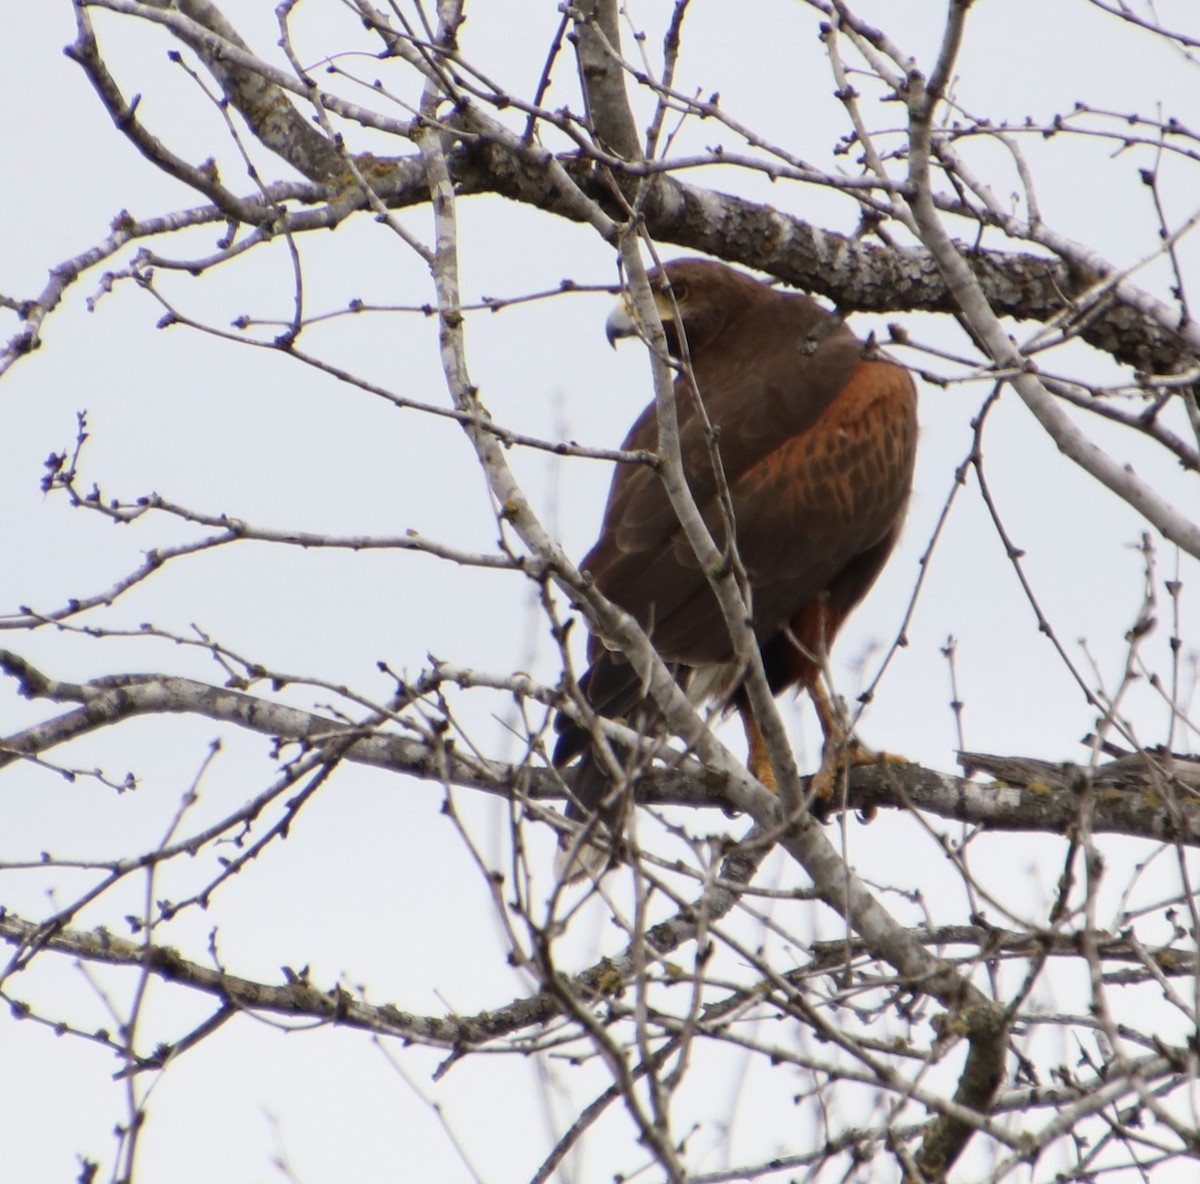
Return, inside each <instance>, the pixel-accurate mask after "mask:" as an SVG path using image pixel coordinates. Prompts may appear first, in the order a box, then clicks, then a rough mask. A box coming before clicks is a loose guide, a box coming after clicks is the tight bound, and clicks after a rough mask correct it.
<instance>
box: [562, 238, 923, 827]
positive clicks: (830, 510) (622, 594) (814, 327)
mask: <svg viewBox="0 0 1200 1184" xmlns="http://www.w3.org/2000/svg"><path fill="white" fill-rule="evenodd" d="M650 279H651V283H652V286H653V287H654V288H655V294H656V302H657V303H658V305H659V311H660V315H661V316H662V319H663V325H664V328H665V329H666V331H667V339H668V346H669V349H670V352H671V354H672V355H673V356H674V357H676V358H679V357H681V356H684V353H685V351H684V349H683V343H684V342H686V357H687V359H688V363H689V364H690V370H691V375H692V377H693V378H694V382H695V390H698V391H699V394H700V398H701V400H702V401H703V404H704V410H705V412H706V413H707V417H708V420H709V422H710V423H711V424H712V426H713V427H714V428H715V429H717V431H718V436H717V449H718V451H719V454H720V459H721V466H722V468H723V470H724V476H725V480H726V482H727V484H728V487H729V493H730V499H731V502H732V506H733V516H734V524H735V527H734V529H735V538H736V545H737V551H738V555H739V557H740V559H741V562H742V564H743V566H744V568H745V570H746V574H747V577H748V579H749V584H750V591H751V619H752V624H753V627H754V632H755V636H756V637H757V640H758V643H759V646H760V648H761V650H762V654H763V661H764V665H765V667H766V671H767V678H768V682H769V683H770V687H771V690H772V692H773V693H775V694H778V693H779V692H780V691H782V690H784V689H785V688H786V687H789V686H798V687H800V688H802V689H807V690H809V691H810V692H812V694H813V698H814V702H815V703H816V705H817V709H818V713H819V715H820V717H821V723H822V726H823V728H824V729H825V733H826V754H825V758H824V760H823V771H825V772H826V780H828V771H829V769H831V768H832V762H834V761H836V759H837V757H838V753H837V751H836V750H835V751H832V753H831V750H833V749H835V745H834V743H833V741H834V740H835V739H836V740H837V741H838V743H843V742H844V737H841V736H840V735H838V736H836V737H835V735H834V733H835V732H837V728H836V724H835V722H834V719H833V716H832V714H831V712H830V710H829V707H828V704H826V703H825V702H824V699H823V696H821V694H820V691H819V688H818V686H817V678H818V674H819V670H820V664H821V661H822V658H823V655H824V654H825V653H826V652H827V650H828V648H829V646H830V645H831V644H832V642H833V639H834V636H835V635H836V633H837V631H838V628H839V627H840V626H841V624H842V622H843V621H844V620H845V618H846V617H847V615H848V614H849V613H850V611H851V610H852V609H853V608H854V606H855V605H856V604H857V603H858V602H859V601H860V600H861V599H862V597H863V596H864V595H865V594H866V592H867V590H868V589H869V588H870V586H871V584H872V583H874V581H875V578H876V577H877V576H878V575H879V573H880V571H881V570H882V569H883V565H884V563H885V562H886V560H887V557H888V555H889V554H890V552H891V550H892V547H893V546H894V544H895V542H896V539H897V537H898V535H899V532H900V528H901V525H902V523H903V520H904V513H905V509H906V507H907V504H908V497H909V491H910V489H911V486H912V474H913V462H914V457H915V452H916V438H917V423H916V391H915V389H914V387H913V382H912V379H911V378H910V376H909V374H908V372H907V371H906V370H905V369H904V368H903V367H901V366H899V365H897V364H896V363H894V362H891V361H888V360H886V359H883V358H869V357H867V356H866V353H865V347H864V345H863V343H862V342H860V341H859V340H858V339H857V338H856V337H855V336H854V335H853V334H852V333H851V332H850V330H849V329H847V328H846V327H845V326H844V325H843V324H842V323H841V322H840V320H839V319H838V318H836V317H835V316H833V315H832V314H830V313H829V312H827V311H825V310H824V309H822V308H821V307H820V306H819V305H818V304H816V303H815V302H814V301H812V300H810V299H809V298H808V297H807V296H802V295H799V294H797V293H792V292H782V291H777V290H775V289H774V288H771V287H769V286H768V285H766V284H763V283H759V282H758V281H757V280H754V279H752V278H750V277H749V276H746V275H744V274H742V273H741V272H738V271H735V270H733V269H732V268H730V267H726V266H725V265H724V264H721V263H715V262H712V261H710V260H705V259H683V260H676V261H675V262H673V263H668V264H667V265H666V266H665V267H664V268H662V269H661V270H660V271H655V272H652V273H651V276H650ZM668 285H669V288H670V293H669V294H668V292H667V291H666V288H667V286H668ZM676 309H677V310H678V317H679V320H680V322H681V324H676V322H675V316H676ZM680 328H682V333H681V332H680ZM633 332H635V327H634V324H633V321H632V319H631V317H630V316H629V313H628V310H627V309H623V310H618V312H616V313H614V315H613V317H612V318H610V321H609V334H610V338H611V337H614V336H625V335H628V334H630V333H633ZM681 339H682V340H681ZM675 401H676V411H677V414H678V417H679V426H680V442H681V448H682V456H683V466H684V471H685V474H686V477H687V481H688V486H689V488H690V489H691V491H692V495H693V497H694V498H695V501H696V504H697V506H698V507H699V508H700V510H701V512H702V514H703V516H704V519H705V522H706V523H707V525H708V528H709V530H710V531H711V532H712V534H713V536H714V538H715V539H716V541H717V543H718V545H720V546H724V545H725V543H726V537H725V536H726V531H725V528H724V523H723V519H722V515H721V513H720V509H719V505H718V498H717V490H718V483H717V476H716V473H715V472H714V466H713V463H712V457H711V449H710V445H709V439H708V434H707V427H706V425H705V424H704V423H703V421H702V417H701V416H699V415H698V414H697V408H696V404H695V398H694V395H693V387H692V383H691V381H690V380H689V378H688V376H687V375H686V374H681V375H680V376H679V378H677V379H676V382H675ZM657 437H658V433H657V427H656V412H655V408H654V406H653V404H652V405H651V406H649V407H647V408H646V410H645V411H643V412H642V414H641V415H640V416H639V417H638V419H637V422H636V423H634V425H633V427H632V429H631V430H630V432H629V434H628V435H627V436H626V438H625V442H624V444H623V445H622V447H624V448H626V449H651V450H652V449H654V448H655V447H656V446H657ZM580 567H581V568H582V569H583V570H585V571H588V572H590V573H591V575H592V577H593V579H594V580H595V582H596V586H597V587H598V588H599V590H600V591H601V592H602V593H604V595H605V596H607V597H608V598H609V599H610V600H612V601H614V602H615V603H616V604H618V605H620V606H621V607H622V608H624V609H625V610H626V611H628V612H629V613H631V614H632V615H633V616H634V617H635V618H636V619H637V620H638V621H639V623H640V624H641V625H642V626H643V627H644V628H645V629H646V630H647V631H648V632H649V633H650V636H651V638H652V640H653V642H654V645H655V648H656V649H657V650H658V651H659V653H660V654H661V655H662V657H663V658H664V659H665V660H666V661H667V662H669V663H671V664H673V665H675V666H676V667H677V668H678V669H679V677H680V681H681V682H683V683H684V684H685V685H688V684H689V683H690V684H691V688H692V689H696V687H697V686H703V687H705V688H707V689H708V690H709V691H716V692H717V693H719V694H721V695H724V696H729V695H731V694H732V696H733V698H732V700H731V702H732V703H733V704H734V705H736V706H737V707H738V709H739V710H740V711H741V712H742V715H743V720H744V722H745V724H746V730H747V734H748V736H749V737H750V741H751V749H752V753H751V756H752V765H751V767H752V769H753V770H754V771H755V773H756V775H758V776H759V777H760V778H763V777H767V772H766V770H767V767H768V766H767V765H766V763H765V759H764V754H763V752H762V747H761V734H759V733H758V728H757V725H756V724H755V723H754V721H753V717H752V716H751V715H750V713H749V707H748V704H747V703H746V702H745V699H744V696H741V695H739V694H738V693H737V690H736V687H737V681H738V673H737V672H736V671H734V670H732V669H728V670H726V671H717V670H714V667H716V666H717V665H718V664H722V663H726V664H728V663H730V662H731V661H732V659H733V648H732V643H731V641H730V638H729V633H728V630H727V629H726V627H725V623H724V619H723V617H722V615H721V611H720V608H719V606H718V603H717V600H716V597H715V595H714V594H713V592H712V589H711V587H710V586H709V584H708V581H707V579H706V578H705V576H704V573H703V571H702V570H701V569H700V566H699V563H698V562H697V560H696V557H695V555H694V554H693V552H692V549H691V547H690V545H689V544H688V541H687V539H686V537H685V536H684V533H683V530H682V528H681V527H680V525H679V522H678V520H677V519H676V517H675V513H674V511H673V510H672V508H671V504H670V501H669V500H668V498H667V494H666V491H665V489H664V488H663V485H662V482H661V481H660V479H659V477H658V475H657V473H656V472H655V471H654V470H653V469H652V468H650V467H649V466H646V465H621V466H619V467H618V469H617V471H616V474H615V476H614V477H613V483H612V488H611V490H610V491H609V496H608V504H607V506H606V507H605V511H604V520H603V523H602V524H601V528H600V537H599V538H598V539H597V541H596V544H595V546H594V547H593V548H592V549H591V551H589V552H588V554H587V557H586V558H585V559H584V560H583V562H582V564H580ZM588 657H589V660H590V662H591V667H590V669H589V670H588V671H587V673H586V674H585V675H584V677H583V679H582V680H581V686H582V687H583V689H584V691H585V693H586V694H587V697H588V699H589V701H590V702H591V703H592V705H593V706H594V707H595V708H596V710H597V711H599V712H601V713H602V714H604V715H606V716H609V717H611V718H621V717H629V716H631V715H634V714H635V712H636V714H637V715H638V717H639V719H641V720H646V719H652V718H653V714H654V713H653V709H652V705H649V704H646V703H644V702H643V701H642V699H641V695H640V688H639V684H638V680H637V677H636V675H635V674H634V672H633V670H632V668H631V667H630V666H629V665H628V664H627V663H626V662H625V661H624V660H623V659H622V658H621V657H620V655H618V654H613V653H610V652H608V651H607V650H605V648H604V646H603V645H602V644H601V643H600V642H599V640H598V639H597V638H595V637H593V638H592V639H591V643H590V646H589V650H588ZM557 726H558V730H559V732H560V736H559V739H558V743H557V745H556V747H555V752H554V761H555V764H556V765H560V766H561V765H563V764H565V763H566V762H568V761H570V760H571V759H572V758H573V757H574V756H576V755H577V754H579V753H583V754H584V762H583V768H582V769H581V770H580V773H579V774H578V776H577V777H576V779H575V793H576V798H577V799H578V807H582V809H579V808H571V809H569V811H568V812H569V813H571V814H573V815H575V816H577V817H579V816H585V815H586V814H587V813H589V812H592V811H594V810H596V809H597V808H598V807H599V806H600V804H601V802H602V800H603V799H604V797H605V793H606V790H607V783H606V779H605V778H604V777H603V776H602V775H600V774H599V770H598V769H597V767H596V765H595V762H594V761H593V759H592V756H591V754H590V753H589V752H588V748H589V739H588V735H587V733H586V732H585V731H584V730H583V729H581V728H580V727H578V726H577V725H575V724H573V723H571V722H570V721H569V720H567V718H566V717H565V716H560V717H559V719H558V723H557ZM827 766H828V768H827ZM768 780H769V778H768Z"/></svg>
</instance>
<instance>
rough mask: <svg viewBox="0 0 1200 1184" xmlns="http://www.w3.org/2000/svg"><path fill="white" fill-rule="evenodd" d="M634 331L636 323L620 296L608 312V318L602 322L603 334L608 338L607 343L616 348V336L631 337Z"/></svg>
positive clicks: (624, 300) (635, 330)
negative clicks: (615, 304) (618, 300)
mask: <svg viewBox="0 0 1200 1184" xmlns="http://www.w3.org/2000/svg"><path fill="white" fill-rule="evenodd" d="M636 333H637V325H635V324H634V321H633V317H631V316H630V315H629V305H628V304H627V303H626V299H625V297H624V296H622V297H621V300H620V302H619V303H618V304H617V307H616V308H614V309H613V310H612V312H611V313H609V316H608V320H607V321H605V322H604V336H605V337H607V338H608V344H609V345H611V346H612V347H613V349H616V348H617V338H618V337H633V336H634V335H635V334H636Z"/></svg>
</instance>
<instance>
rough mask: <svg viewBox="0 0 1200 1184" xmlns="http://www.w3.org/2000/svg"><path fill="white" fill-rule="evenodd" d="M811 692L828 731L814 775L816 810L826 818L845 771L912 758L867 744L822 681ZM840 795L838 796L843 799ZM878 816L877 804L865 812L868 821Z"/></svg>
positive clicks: (810, 687) (819, 716)
mask: <svg viewBox="0 0 1200 1184" xmlns="http://www.w3.org/2000/svg"><path fill="white" fill-rule="evenodd" d="M808 693H809V695H810V696H811V698H812V701H813V706H814V707H815V708H816V709H817V719H819V720H820V721H821V731H822V732H823V733H824V734H825V744H824V747H823V748H822V749H821V766H820V768H819V769H817V771H816V773H815V774H814V775H813V804H812V812H813V813H814V814H815V815H816V816H817V817H818V818H820V819H822V820H824V818H825V816H826V815H827V814H828V813H829V808H830V806H832V805H834V804H835V803H834V792H833V791H834V789H835V787H836V786H837V785H838V783H839V780H840V778H841V776H842V774H843V773H844V772H847V771H848V770H850V769H853V768H858V767H860V766H863V765H877V764H880V763H882V762H883V761H897V762H899V763H900V764H907V763H908V761H907V760H906V759H905V758H904V757H902V756H897V755H896V754H895V753H892V752H876V751H875V750H874V749H872V748H868V747H867V746H866V745H865V744H863V743H862V741H861V740H859V739H858V737H857V736H855V735H854V733H853V732H851V731H850V730H849V728H848V727H847V726H846V717H845V713H844V712H843V711H841V710H840V709H839V708H838V707H836V706H835V705H834V704H833V703H831V702H830V701H829V696H828V695H827V694H826V693H825V689H824V687H822V686H821V684H820V682H819V681H815V680H814V681H813V683H812V684H811V685H810V686H809V688H808ZM840 796H841V795H838V797H839V798H840ZM874 817H875V809H874V807H868V808H867V809H865V810H864V811H863V812H862V818H863V821H864V822H870V820H871V819H872V818H874Z"/></svg>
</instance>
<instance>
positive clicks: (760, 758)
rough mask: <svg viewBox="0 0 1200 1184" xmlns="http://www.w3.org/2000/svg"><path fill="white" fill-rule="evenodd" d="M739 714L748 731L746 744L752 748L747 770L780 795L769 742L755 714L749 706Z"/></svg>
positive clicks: (747, 754) (748, 755)
mask: <svg viewBox="0 0 1200 1184" xmlns="http://www.w3.org/2000/svg"><path fill="white" fill-rule="evenodd" d="M738 714H739V715H740V716H741V717H742V727H743V728H745V729H746V743H747V744H748V745H749V746H750V748H749V751H748V752H747V753H746V768H747V769H749V770H750V772H751V773H752V774H753V775H754V776H755V777H757V778H758V780H759V781H761V782H762V783H763V785H765V786H766V787H767V789H769V790H770V791H771V792H772V793H778V792H779V786H778V785H777V784H776V783H775V772H774V770H773V769H772V768H771V756H770V754H769V753H768V752H767V741H766V738H765V737H764V736H763V734H762V729H761V728H760V727H759V726H758V720H756V719H755V718H754V712H753V711H751V710H750V706H749V704H747V705H746V706H745V707H743V708H742V709H741V710H740V711H739V712H738Z"/></svg>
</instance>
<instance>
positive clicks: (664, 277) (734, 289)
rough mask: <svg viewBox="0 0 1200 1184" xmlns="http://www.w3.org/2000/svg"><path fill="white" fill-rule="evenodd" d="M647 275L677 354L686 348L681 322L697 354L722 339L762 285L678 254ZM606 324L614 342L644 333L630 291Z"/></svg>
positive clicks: (670, 347)
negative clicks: (721, 333) (680, 256)
mask: <svg viewBox="0 0 1200 1184" xmlns="http://www.w3.org/2000/svg"><path fill="white" fill-rule="evenodd" d="M646 278H647V279H649V281H650V287H651V289H652V290H653V292H654V303H655V305H656V307H657V308H658V315H659V317H660V318H661V319H662V324H663V331H664V332H665V333H666V336H667V349H668V351H669V352H670V354H671V356H672V357H673V358H678V357H679V356H680V355H681V353H682V349H681V345H680V334H679V327H680V326H681V325H682V327H683V338H684V339H685V340H686V341H687V347H688V352H689V353H690V354H692V355H693V356H694V355H695V354H697V353H698V352H699V351H700V350H702V349H704V347H705V346H706V345H708V344H709V343H710V342H711V341H713V340H715V339H716V337H717V336H718V334H719V333H720V332H721V330H722V329H724V328H725V326H726V324H727V323H728V322H729V321H730V320H733V319H735V318H736V316H737V315H738V314H739V313H740V312H741V311H742V310H743V309H744V308H745V306H746V304H747V302H748V301H749V300H752V299H754V298H755V297H756V296H757V295H758V293H759V289H760V288H761V285H760V284H759V283H758V282H757V281H756V280H753V279H751V278H750V277H749V276H747V275H743V274H742V273H741V272H739V271H734V270H733V269H732V268H729V267H726V266H725V265H724V264H722V263H716V262H714V261H712V260H711V259H675V260H673V261H672V262H670V263H667V264H664V265H663V266H662V267H656V268H655V269H654V270H653V271H651V272H648V273H647V277H646ZM604 329H605V333H606V334H607V336H608V340H609V344H610V345H613V346H615V345H616V343H617V338H619V337H634V336H643V334H642V333H641V331H640V327H639V324H638V320H637V310H636V309H635V308H634V307H633V302H632V300H631V299H630V297H629V294H628V293H625V294H623V295H622V296H621V299H620V301H619V303H618V304H617V307H616V308H614V309H613V311H612V314H611V315H610V316H609V318H608V321H607V323H606V324H605V326H604Z"/></svg>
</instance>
